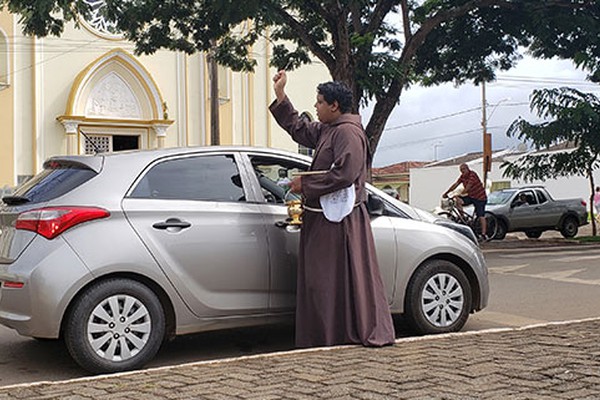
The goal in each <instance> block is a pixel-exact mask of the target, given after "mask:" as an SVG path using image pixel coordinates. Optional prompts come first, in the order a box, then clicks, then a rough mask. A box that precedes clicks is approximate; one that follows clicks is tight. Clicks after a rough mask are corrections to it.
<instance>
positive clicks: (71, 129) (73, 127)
mask: <svg viewBox="0 0 600 400" xmlns="http://www.w3.org/2000/svg"><path fill="white" fill-rule="evenodd" d="M59 121H60V123H61V124H62V125H63V127H64V128H65V132H66V133H67V135H77V128H78V127H79V121H74V120H72V119H63V120H59Z"/></svg>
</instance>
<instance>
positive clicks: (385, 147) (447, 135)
mask: <svg viewBox="0 0 600 400" xmlns="http://www.w3.org/2000/svg"><path fill="white" fill-rule="evenodd" d="M509 125H510V124H504V125H495V126H488V129H489V130H491V129H499V128H506V127H508V126H509ZM475 132H477V133H480V132H481V128H475V129H469V130H466V131H460V132H454V133H449V134H444V135H440V136H434V137H430V138H421V139H415V140H410V141H408V142H402V143H395V144H389V145H385V146H378V147H377V150H378V151H379V150H389V149H392V148H395V147H399V146H411V145H414V144H422V143H423V142H432V141H435V140H440V139H449V138H453V137H457V136H463V135H468V134H471V133H475Z"/></svg>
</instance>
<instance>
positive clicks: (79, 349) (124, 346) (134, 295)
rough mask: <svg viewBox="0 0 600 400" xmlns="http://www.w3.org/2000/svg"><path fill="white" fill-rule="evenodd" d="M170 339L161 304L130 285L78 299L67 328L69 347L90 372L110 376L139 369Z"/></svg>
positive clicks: (94, 289) (101, 288) (101, 287)
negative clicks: (165, 339)
mask: <svg viewBox="0 0 600 400" xmlns="http://www.w3.org/2000/svg"><path fill="white" fill-rule="evenodd" d="M164 335H165V317H164V312H163V308H162V306H161V304H160V301H159V300H158V298H157V297H156V295H155V294H154V292H153V291H152V290H150V289H149V288H148V287H147V286H145V285H144V284H142V283H140V282H137V281H134V280H130V279H109V280H106V281H101V282H98V283H96V284H94V285H92V286H91V287H90V288H88V289H87V290H86V291H85V292H84V293H83V294H82V295H81V296H79V297H78V298H77V300H76V301H75V303H74V304H73V307H72V309H71V311H70V313H69V316H68V317H67V320H66V323H65V343H66V345H67V349H68V350H69V353H70V354H71V357H73V359H74V360H75V361H76V362H77V363H78V364H79V365H80V366H81V367H83V368H84V369H86V370H88V371H90V372H94V373H107V372H117V371H125V370H131V369H135V368H139V367H141V366H142V365H144V364H145V363H147V362H148V361H149V360H151V359H152V358H153V357H154V356H155V355H156V352H157V351H158V349H159V348H160V345H161V343H162V341H163V338H164Z"/></svg>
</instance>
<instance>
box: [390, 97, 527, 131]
mask: <svg viewBox="0 0 600 400" xmlns="http://www.w3.org/2000/svg"><path fill="white" fill-rule="evenodd" d="M525 105H529V103H527V102H521V103H505V104H495V106H496V107H516V106H525ZM492 106H494V104H492ZM479 110H481V106H479V107H474V108H469V109H466V110H462V111H457V112H454V113H450V114H445V115H440V116H437V117H432V118H427V119H424V120H420V121H414V122H409V123H407V124H403V125H398V126H393V127H390V128H385V129H384V130H383V131H384V132H386V131H392V130H397V129H402V128H408V127H410V126H416V125H423V124H427V123H429V122H434V121H439V120H441V119H446V118H452V117H456V116H458V115H463V114H468V113H470V112H473V111H479Z"/></svg>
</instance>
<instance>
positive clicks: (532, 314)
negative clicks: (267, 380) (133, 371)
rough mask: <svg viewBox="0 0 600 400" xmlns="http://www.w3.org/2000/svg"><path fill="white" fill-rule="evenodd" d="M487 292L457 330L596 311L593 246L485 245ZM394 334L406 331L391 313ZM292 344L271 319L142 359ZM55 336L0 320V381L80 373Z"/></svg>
mask: <svg viewBox="0 0 600 400" xmlns="http://www.w3.org/2000/svg"><path fill="white" fill-rule="evenodd" d="M486 259H487V262H488V267H489V270H490V287H491V296H490V301H489V305H488V308H486V309H485V310H484V311H482V312H480V313H477V314H475V315H471V317H470V319H469V322H468V323H467V325H466V327H465V329H464V330H471V331H473V330H483V329H488V328H502V327H519V326H526V325H532V324H540V323H545V322H549V321H567V320H575V319H583V318H591V317H598V316H600V309H599V308H598V304H600V290H599V286H600V248H585V249H581V248H578V249H569V250H560V251H557V250H556V249H552V250H547V249H546V250H533V249H527V250H524V249H518V250H516V249H514V250H494V251H486ZM397 328H398V329H397V330H398V332H397V333H398V337H402V336H407V335H408V333H407V332H406V331H404V329H403V325H402V321H401V320H399V321H397ZM292 348H293V328H292V327H291V326H277V327H265V328H250V329H242V330H230V331H226V332H209V333H204V334H197V335H190V336H185V337H180V338H177V339H175V340H174V341H172V342H170V343H167V344H165V345H164V346H163V348H162V349H161V351H160V352H159V354H158V356H157V357H156V358H155V359H154V360H153V361H152V363H151V364H149V365H148V367H157V366H165V365H175V364H181V363H185V362H193V361H201V360H210V359H219V358H227V357H235V356H239V355H249V354H257V353H266V352H272V351H280V350H290V349H292ZM86 375H87V373H86V372H85V371H83V370H81V369H80V368H79V367H78V366H77V365H76V364H75V363H74V362H73V361H72V360H71V358H70V357H69V355H68V354H67V351H66V349H65V347H64V345H63V344H62V343H61V342H59V341H39V340H35V339H30V338H24V337H20V336H19V335H17V334H16V333H15V332H14V331H12V330H9V329H7V328H4V327H0V386H6V385H12V384H17V383H27V382H38V381H55V380H64V379H70V378H77V377H82V376H86Z"/></svg>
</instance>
